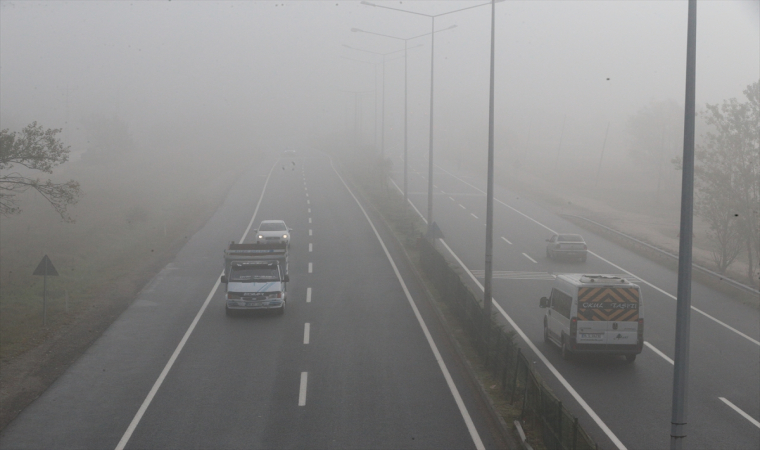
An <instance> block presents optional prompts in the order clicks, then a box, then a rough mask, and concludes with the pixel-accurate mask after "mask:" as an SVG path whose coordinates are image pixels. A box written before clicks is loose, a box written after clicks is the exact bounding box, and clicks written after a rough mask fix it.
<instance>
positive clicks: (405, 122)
mask: <svg viewBox="0 0 760 450" xmlns="http://www.w3.org/2000/svg"><path fill="white" fill-rule="evenodd" d="M452 28H456V25H452V26H450V27H448V28H444V29H443V30H438V31H435V33H440V32H441V31H446V30H450V29H452ZM351 31H353V32H355V33H356V32H358V33H367V34H374V35H375V36H382V37H387V38H391V39H398V40H400V41H404V203H406V202H407V200H408V198H407V187H406V186H407V178H408V177H407V167H408V152H407V141H408V139H407V121H408V119H407V117H408V115H407V111H408V101H407V71H406V67H407V50H408V47H407V44H408V42H409V41H411V40H412V39H417V38H419V37H423V36H427V35H429V34H433V33H425V34H420V35H417V36H412V37H409V38H402V37H397V36H390V35H387V34H380V33H373V32H372V31H364V30H360V29H358V28H351ZM412 48H414V47H412ZM383 80H385V73H383ZM383 94H385V86H383ZM431 123H432V122H431Z"/></svg>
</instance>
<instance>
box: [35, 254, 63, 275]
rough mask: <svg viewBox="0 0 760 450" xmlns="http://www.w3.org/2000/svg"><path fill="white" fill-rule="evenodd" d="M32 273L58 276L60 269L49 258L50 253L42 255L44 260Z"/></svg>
mask: <svg viewBox="0 0 760 450" xmlns="http://www.w3.org/2000/svg"><path fill="white" fill-rule="evenodd" d="M32 275H43V276H44V275H47V276H49V277H57V276H58V271H57V270H55V267H54V266H53V261H51V260H50V258H48V255H45V256H43V257H42V261H40V263H39V265H37V268H36V269H34V273H33V274H32Z"/></svg>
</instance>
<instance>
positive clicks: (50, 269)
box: [32, 255, 58, 327]
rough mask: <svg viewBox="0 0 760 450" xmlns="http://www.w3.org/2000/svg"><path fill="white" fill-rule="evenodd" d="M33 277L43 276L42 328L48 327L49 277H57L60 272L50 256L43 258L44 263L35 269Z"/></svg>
mask: <svg viewBox="0 0 760 450" xmlns="http://www.w3.org/2000/svg"><path fill="white" fill-rule="evenodd" d="M32 275H41V276H42V277H43V279H42V326H43V327H44V326H47V277H48V276H51V277H57V276H58V271H57V270H55V266H53V261H51V260H50V258H48V255H45V256H43V257H42V261H40V263H39V264H38V265H37V268H36V269H34V273H33V274H32Z"/></svg>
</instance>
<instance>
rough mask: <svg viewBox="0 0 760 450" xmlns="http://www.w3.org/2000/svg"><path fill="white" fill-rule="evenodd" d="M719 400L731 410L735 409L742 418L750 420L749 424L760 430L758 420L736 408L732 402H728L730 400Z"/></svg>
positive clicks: (724, 398) (723, 398)
mask: <svg viewBox="0 0 760 450" xmlns="http://www.w3.org/2000/svg"><path fill="white" fill-rule="evenodd" d="M718 398H719V399H720V401H722V402H723V403H725V404H726V405H728V406H729V407H730V408H731V409H733V410H734V411H736V412H738V413H739V415H740V416H742V417H744V418H745V419H747V420H749V422H750V423H751V424H752V425H754V426H756V427H758V428H760V422H758V421H757V420H755V418H754V417H752V416H750V415H749V414H747V413H745V412H744V411H742V409H741V408H739V407H738V406H736V405H734V404H733V403H731V402H730V401H728V399H727V398H726V397H718Z"/></svg>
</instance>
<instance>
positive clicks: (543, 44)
mask: <svg viewBox="0 0 760 450" xmlns="http://www.w3.org/2000/svg"><path fill="white" fill-rule="evenodd" d="M377 3H378V4H382V5H386V6H390V7H395V8H402V9H408V10H411V11H416V12H420V13H423V14H440V13H444V12H447V11H453V10H456V9H460V8H463V7H467V6H472V5H476V4H479V3H482V2H473V1H439V2H433V1H404V2H398V1H393V2H384V1H379V2H377ZM496 11H497V15H496V109H497V115H496V122H497V127H499V129H500V130H501V131H500V134H499V135H498V136H497V138H498V139H497V146H499V145H502V146H505V145H513V144H514V142H517V141H520V140H521V139H525V136H523V135H524V134H525V133H527V130H528V128H530V127H533V129H534V130H538V129H541V127H544V128H546V129H552V130H557V129H559V127H560V126H561V123H562V120H563V117H565V116H567V117H568V118H569V119H568V120H569V121H571V122H572V123H573V126H574V128H575V129H577V130H580V131H578V132H579V133H591V134H595V135H599V134H601V133H603V131H604V127H605V126H606V124H607V123H608V122H612V123H614V124H615V126H617V130H618V131H617V132H618V134H620V133H622V124H623V122H624V121H625V118H626V117H628V116H630V115H631V114H633V113H635V112H636V111H637V110H639V109H640V108H642V107H643V106H645V105H646V104H648V103H649V102H651V101H660V100H667V99H673V100H675V101H676V102H678V103H679V104H681V105H682V104H683V98H684V77H685V58H686V25H687V23H686V11H687V2H686V1H685V0H668V1H664V0H662V1H652V0H649V1H618V0H615V1H612V0H610V1H578V2H575V1H566V0H563V1H513V0H507V1H505V2H503V3H498V4H497V5H496ZM489 18H490V7H479V8H474V9H471V10H468V11H462V12H458V13H454V14H448V15H445V16H442V17H439V18H438V19H436V28H437V29H443V28H448V27H451V26H452V25H456V28H453V29H449V30H447V31H443V32H441V33H440V34H437V35H436V41H435V125H436V130H437V131H436V133H437V134H436V140H437V142H440V143H441V144H440V145H441V146H442V147H445V148H447V149H448V150H453V149H462V148H465V147H468V146H473V147H479V146H481V145H482V143H483V142H485V139H486V136H485V135H484V133H485V131H486V130H487V128H486V127H487V117H488V61H489V60H488V58H489V32H490V28H489V26H490V22H489ZM698 21H699V22H698V27H697V33H698V44H697V46H698V47H697V104H698V105H703V104H704V103H705V102H710V103H716V102H720V101H722V100H723V99H726V98H730V97H738V98H740V97H741V96H742V90H743V89H744V88H745V87H746V86H747V85H748V84H750V83H753V82H755V81H757V80H758V79H760V2H758V1H756V0H753V1H729V0H721V1H699V6H698ZM352 28H358V29H362V30H366V31H371V32H376V33H380V34H387V35H393V36H397V37H402V38H408V37H412V36H416V35H420V34H425V33H429V32H430V30H431V19H429V18H427V17H424V16H420V15H414V14H406V13H401V12H396V11H390V10H387V9H380V8H374V7H371V6H367V5H362V4H360V3H359V2H352V1H335V0H333V1H278V2H269V1H248V2H245V1H235V2H210V1H177V0H174V1H154V2H153V1H135V2H129V1H118V2H116V1H80V2H67V1H55V2H31V1H2V2H0V117H1V118H2V127H3V128H6V127H11V128H16V127H20V126H23V125H25V124H26V123H29V122H31V121H32V120H37V121H39V122H41V123H42V124H43V125H45V126H51V127H52V126H55V127H61V126H64V124H67V123H68V125H69V127H70V129H69V131H68V138H69V140H70V142H72V143H74V144H77V143H80V142H81V140H80V138H81V136H79V135H78V134H77V131H76V130H77V129H79V128H78V127H79V124H80V123H81V122H82V120H85V119H86V118H88V117H94V116H108V117H112V116H116V117H118V118H119V119H120V120H122V121H124V122H125V123H127V124H128V125H129V127H130V129H131V130H132V132H133V133H134V135H135V138H136V140H137V141H139V142H148V141H149V139H148V138H147V137H146V138H143V137H144V136H150V134H151V133H154V132H155V130H156V129H160V128H166V129H172V130H178V131H177V132H181V130H187V131H188V132H190V130H192V132H193V133H195V134H196V135H198V136H200V134H204V135H205V136H206V138H207V139H208V140H209V141H211V140H213V139H215V137H214V136H216V137H219V136H227V137H228V138H227V140H226V141H224V142H226V143H227V144H225V145H241V146H245V145H246V142H250V141H259V142H268V143H272V142H277V141H278V140H280V139H284V140H288V139H292V137H293V136H294V135H295V134H298V135H299V136H313V135H320V134H329V133H348V132H349V131H350V130H351V127H352V126H353V123H354V122H353V120H354V113H355V107H356V105H357V103H359V105H360V106H361V108H362V109H361V114H362V116H361V117H362V123H364V124H365V125H363V128H362V129H363V133H364V134H363V137H364V139H365V140H377V141H378V142H379V138H378V137H377V131H375V127H374V126H373V122H374V123H377V124H378V125H377V126H379V118H378V120H377V121H375V119H374V116H373V114H375V111H380V107H381V104H382V102H381V100H382V97H383V90H382V87H383V82H382V81H383V77H382V75H383V66H382V64H380V63H381V62H382V57H381V56H379V55H377V53H388V52H393V51H397V50H401V49H403V41H401V40H394V39H390V38H385V37H379V36H373V35H370V34H366V33H361V32H352V31H351V29H352ZM345 45H348V46H351V47H355V48H362V49H365V50H369V51H371V52H376V53H370V52H361V51H357V50H352V49H349V48H347V47H345ZM418 46H419V47H418ZM409 47H415V48H413V49H411V50H409V55H408V88H409V114H410V126H411V128H410V145H412V146H414V148H415V149H423V148H425V146H426V145H427V144H426V143H427V132H426V128H425V127H426V126H427V123H428V122H427V120H428V108H429V103H428V102H429V95H430V37H429V36H425V37H423V38H419V39H416V40H412V41H409ZM400 55H403V53H396V54H393V55H388V56H386V61H387V62H386V64H385V68H384V72H385V83H384V84H385V111H386V113H385V117H386V119H385V120H386V140H387V142H386V145H387V146H388V147H389V148H390V149H398V148H399V146H400V145H401V142H402V141H401V139H402V135H401V134H400V130H401V128H400V127H401V126H402V124H403V122H402V121H403V92H404V91H403V86H404V85H403V81H404V78H403V67H404V65H403V59H400V58H399V56H400ZM347 58H353V59H357V60H362V61H366V62H365V63H362V62H357V61H352V60H350V59H347ZM376 80H377V81H376ZM346 91H355V92H357V91H363V92H364V93H360V94H353V93H350V92H346ZM376 94H377V98H378V100H377V104H375V99H376ZM355 96H358V101H355V100H357V97H355ZM378 114H379V113H378ZM67 121H68V122H67ZM534 133H540V132H537V131H534ZM233 135H234V136H235V138H234V139H232V138H230V136H233ZM498 140H501V142H498Z"/></svg>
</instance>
